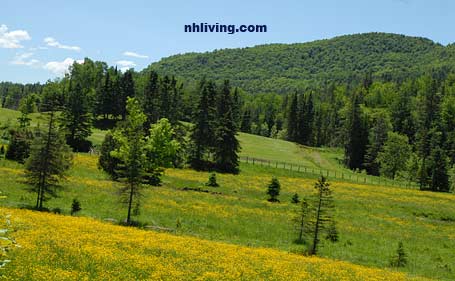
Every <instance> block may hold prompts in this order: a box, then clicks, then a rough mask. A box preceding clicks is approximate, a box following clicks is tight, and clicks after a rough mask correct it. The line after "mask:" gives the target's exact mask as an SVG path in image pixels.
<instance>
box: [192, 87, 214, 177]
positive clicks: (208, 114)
mask: <svg viewBox="0 0 455 281" xmlns="http://www.w3.org/2000/svg"><path fill="white" fill-rule="evenodd" d="M200 90H201V95H200V100H199V104H198V107H197V109H196V114H195V117H194V122H195V124H194V127H193V130H192V133H191V141H192V144H193V146H192V149H191V155H190V164H191V166H192V167H193V168H195V169H202V168H204V165H205V164H204V155H205V153H206V151H207V149H208V147H210V146H211V144H212V142H213V139H211V138H212V137H213V136H214V130H213V127H212V125H213V121H212V120H213V118H214V117H213V113H212V112H213V110H211V108H213V106H214V104H213V103H212V104H210V102H211V99H210V98H209V89H208V87H207V84H206V82H205V81H204V80H203V81H201V83H200Z"/></svg>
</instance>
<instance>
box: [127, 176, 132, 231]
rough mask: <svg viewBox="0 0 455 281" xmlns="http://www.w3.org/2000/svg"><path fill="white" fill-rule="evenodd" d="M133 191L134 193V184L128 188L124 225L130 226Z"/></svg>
mask: <svg viewBox="0 0 455 281" xmlns="http://www.w3.org/2000/svg"><path fill="white" fill-rule="evenodd" d="M133 191H134V184H131V186H130V199H129V201H128V216H127V217H126V223H127V224H130V222H131V207H132V206H133Z"/></svg>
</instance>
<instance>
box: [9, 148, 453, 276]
mask: <svg viewBox="0 0 455 281" xmlns="http://www.w3.org/2000/svg"><path fill="white" fill-rule="evenodd" d="M241 170H242V172H241V173H240V175H220V174H219V175H218V176H217V178H218V183H219V184H220V187H217V188H210V187H206V186H204V184H205V183H206V182H207V179H208V174H207V173H204V172H196V171H193V170H189V169H168V170H166V173H165V176H164V177H163V185H162V186H159V187H147V188H146V189H145V190H144V196H143V198H142V203H141V213H140V214H139V215H138V216H136V217H135V220H138V221H139V222H141V223H142V224H145V225H152V226H157V227H162V228H169V229H172V230H173V234H172V235H169V234H156V233H153V232H146V231H140V230H134V229H131V228H123V227H117V226H113V225H105V224H102V223H98V222H97V221H103V220H106V219H108V220H110V221H116V222H120V221H122V220H124V219H125V216H126V209H125V206H124V205H122V204H119V198H118V195H117V193H118V189H119V187H120V185H119V183H115V182H112V181H111V180H110V179H109V178H108V177H107V176H106V175H105V174H104V173H102V172H101V171H99V170H98V168H97V157H96V156H91V155H87V154H77V155H75V158H74V166H73V169H72V170H71V171H70V172H69V174H68V176H67V181H65V182H64V183H63V188H62V190H61V191H59V197H58V198H54V199H51V200H49V201H48V202H46V204H45V205H46V207H48V208H49V209H50V210H53V209H56V208H58V209H59V211H61V212H62V214H66V215H69V213H70V207H71V202H72V200H73V199H78V200H79V201H80V203H81V207H82V211H81V212H79V213H78V216H80V217H89V218H91V219H88V218H79V219H78V218H72V217H69V216H55V215H50V214H35V213H32V212H28V211H21V210H15V209H12V208H18V207H25V208H27V207H29V206H30V205H32V204H33V203H34V200H35V195H34V194H32V193H29V192H27V185H25V184H24V183H23V166H22V165H20V164H17V163H14V162H10V161H5V160H2V161H0V179H1V181H0V192H2V193H1V194H2V195H5V196H6V199H4V200H2V201H0V204H1V206H3V207H6V208H8V209H4V212H9V213H11V214H12V215H13V217H15V218H14V220H15V222H16V224H15V226H16V227H17V228H18V231H17V233H14V235H15V236H16V238H17V240H18V242H20V239H23V240H24V241H25V242H20V244H23V245H22V246H23V247H22V248H21V249H19V250H18V251H17V257H14V258H13V260H14V262H15V263H16V265H17V267H16V266H15V265H14V264H15V263H14V262H13V263H11V264H8V266H9V268H8V270H7V271H8V272H10V274H12V272H15V273H14V274H20V273H21V272H24V273H23V274H31V273H30V271H31V270H32V269H33V270H37V269H39V270H41V271H42V272H53V273H52V274H57V275H58V274H60V273H56V272H57V271H61V274H62V276H64V274H69V272H73V273H72V274H78V272H88V273H80V274H82V275H81V276H85V274H89V276H90V274H94V275H92V276H95V275H97V276H102V274H103V272H108V273H112V274H111V275H110V276H111V277H110V278H115V274H114V273H113V272H114V271H115V270H118V268H123V266H120V265H122V264H125V272H128V273H125V272H123V271H122V272H123V273H122V274H137V275H134V276H133V277H131V278H129V277H128V276H129V275H123V276H121V277H118V279H135V278H137V279H141V278H152V279H154V277H150V276H151V275H145V274H152V273H153V272H155V273H154V274H159V273H160V272H161V273H162V272H165V273H166V276H168V278H167V279H173V277H169V276H172V275H171V273H172V270H171V269H172V268H173V269H174V270H175V272H176V274H180V273H181V272H183V273H181V274H183V277H185V278H186V277H188V279H193V278H196V276H197V277H201V276H203V274H206V275H207V276H206V277H207V279H210V278H209V277H210V276H212V275H213V278H212V280H218V279H222V278H220V277H217V276H216V274H221V275H222V276H223V277H226V278H227V277H230V279H233V278H235V275H229V274H234V273H233V272H236V274H241V273H242V272H243V274H244V275H245V276H246V275H247V274H248V273H251V272H257V276H258V277H257V278H258V279H261V278H262V279H267V278H268V274H273V275H274V276H276V279H279V278H280V276H281V277H283V276H287V275H286V272H292V274H293V275H292V276H297V275H296V274H297V273H295V272H297V269H298V272H300V273H299V274H309V276H310V277H311V278H313V279H315V280H317V278H318V276H319V274H322V275H321V277H320V278H321V280H342V276H347V277H346V278H345V280H352V279H354V280H355V279H356V278H357V280H375V279H374V278H372V277H368V278H366V277H364V275H361V274H368V272H370V270H372V271H374V272H375V273H374V274H373V273H371V276H373V275H375V274H376V275H377V276H379V277H378V278H379V279H378V280H393V278H395V277H396V276H398V277H396V278H404V277H403V276H404V275H402V274H401V273H400V274H397V275H395V274H392V275H389V274H390V271H389V270H390V259H391V257H392V256H393V255H394V254H395V253H396V249H397V245H398V243H399V242H403V244H404V249H405V252H406V254H407V257H408V264H407V265H406V266H405V267H403V268H400V269H399V271H401V272H403V273H406V274H409V275H410V276H424V277H427V278H434V279H436V280H455V278H454V276H455V252H454V250H453V249H455V208H454V206H455V195H454V194H441V193H432V192H422V191H418V190H408V189H400V188H392V187H385V186H376V185H362V184H353V183H348V182H337V181H330V183H331V186H332V187H333V191H334V200H335V206H336V211H335V214H334V217H335V220H336V223H337V229H338V232H339V234H340V239H339V241H338V242H337V243H330V242H328V241H326V240H323V241H322V244H321V248H320V251H319V252H320V256H321V257H324V258H327V259H313V258H311V259H309V258H305V257H302V256H298V255H291V254H287V253H289V252H292V253H298V252H301V251H302V247H303V246H302V245H296V244H294V243H293V240H294V239H295V238H296V230H295V227H294V225H293V218H294V217H295V213H296V211H297V209H298V206H297V205H295V204H292V203H291V197H292V196H293V194H294V193H298V194H299V196H300V197H301V198H303V197H307V196H310V195H311V194H313V193H314V188H313V184H314V181H315V179H314V178H308V177H307V176H306V175H303V176H302V175H295V174H291V173H289V172H287V171H279V170H275V169H265V168H258V167H257V166H250V165H244V164H242V166H241ZM272 176H277V177H278V178H279V180H280V182H281V186H282V189H281V194H280V196H279V199H280V201H281V202H280V203H276V204H273V203H269V202H267V200H266V198H267V195H266V186H267V184H268V183H269V182H270V179H271V177H272ZM185 187H190V188H202V189H209V191H213V192H212V193H203V192H195V191H188V190H185ZM94 219H95V220H94ZM21 227H22V228H21ZM133 234H134V235H133ZM52 235H55V236H56V237H55V242H51V241H53V240H52V239H54V238H53V236H52ZM173 235H174V236H173ZM34 237H36V238H34ZM63 237H64V238H63ZM189 237H193V238H189ZM130 238H131V240H130ZM133 238H134V239H133ZM160 239H164V240H160ZM167 239H168V240H169V239H170V240H172V243H169V242H166V241H168V240H167ZM200 239H202V240H200ZM170 240H169V241H170ZM27 241H32V242H27ZM40 241H41V242H40ZM156 241H165V242H162V243H160V244H159V245H158V244H154V243H155V242H156ZM208 241H216V242H222V243H227V244H231V246H228V245H227V244H219V243H215V242H208ZM27 243H28V244H27ZM150 243H152V244H150ZM156 243H158V242H156ZM171 244H172V245H171ZM174 244H175V245H174ZM199 244H200V247H198V246H199ZM234 245H235V246H234ZM245 246H247V247H245ZM27 247H28V248H27ZM176 247H180V248H176ZM204 247H205V248H204ZM131 248H132V249H133V250H131V251H130V250H129V249H131ZM183 248H187V249H186V250H185V251H184V250H183ZM265 248H267V249H265ZM25 249H29V250H25ZM212 249H213V250H212ZM272 249H273V250H272ZM193 250H194V251H197V252H196V253H194V252H191V251H193ZM46 251H48V252H46ZM210 251H212V252H210ZM228 251H232V252H234V253H232V255H233V256H232V260H231V257H230V255H228ZM41 252H43V253H41ZM97 252H98V254H97ZM130 252H131V253H130ZM237 252H239V253H237ZM247 253H251V255H250V256H249V255H247ZM260 253H262V254H260ZM265 253H266V254H265ZM237 254H242V255H241V256H236V255H237ZM42 255H49V256H42ZM110 255H113V256H115V257H116V258H115V259H114V258H112V256H110ZM109 257H111V258H109ZM41 259H43V260H44V261H41ZM149 259H153V260H156V261H157V262H156V265H153V266H155V267H156V268H161V267H162V270H156V271H153V270H152V269H151V268H150V266H152V265H150V264H153V263H152V262H150V260H149ZM45 260H49V263H46V262H45ZM333 260H339V261H345V262H347V263H342V262H334V261H333ZM158 261H159V262H158ZM280 261H281V262H280ZM297 261H298V262H297ZM19 263H20V264H19ZM221 263H222V264H221ZM353 264H357V265H362V266H365V267H356V266H354V265H353ZM32 265H36V266H34V267H32ZM128 266H131V267H132V268H135V269H134V270H131V271H130V270H126V268H127V267H128ZM142 266H144V268H146V269H145V270H141V267H142ZM275 266H276V267H278V268H281V269H280V270H278V269H277V268H275ZM237 267H238V268H239V269H237ZM163 268H164V269H163ZM342 268H344V269H345V271H346V272H344V273H338V272H341V271H343V270H342ZM353 268H358V269H359V271H357V270H354V269H353ZM371 268H382V269H384V271H380V270H379V271H377V272H376V271H375V270H374V269H371ZM101 269H103V270H101ZM114 269H115V270H114ZM360 269H361V270H360ZM238 270H240V271H238ZM322 270H324V271H325V272H330V271H331V270H332V271H336V272H337V274H338V275H333V276H335V277H333V278H332V279H330V278H329V274H325V275H324V273H318V272H319V271H322ZM27 272H28V273H27ZM150 272H152V273H150ZM178 272H180V273H178ZM190 272H195V273H194V274H196V275H191V273H190ZM305 272H306V273H305ZM361 272H367V273H361ZM43 274H44V273H43ZM49 274H50V273H49ZM343 274H346V275H343ZM384 274H386V275H387V276H389V277H382V276H385V275H384ZM289 275H290V274H289ZM11 276H12V275H11ZM248 276H249V277H250V278H246V277H243V278H244V279H251V278H252V277H251V276H252V275H248ZM356 276H358V277H356ZM369 276H370V275H369ZM391 276H393V278H392V277H391ZM17 278H18V280H20V277H17ZM27 278H29V277H25V279H24V280H27ZM30 278H31V279H29V280H33V279H34V278H35V277H33V278H32V277H30ZM288 278H290V277H287V278H284V277H283V279H288ZM381 278H382V279H381ZM155 279H159V278H158V277H156V278H155ZM237 279H242V278H241V277H238V278H237ZM301 279H303V280H305V279H306V278H301ZM35 280H39V278H38V279H35ZM49 280H52V278H49ZM79 280H83V278H82V277H80V278H79ZM309 280H311V279H309Z"/></svg>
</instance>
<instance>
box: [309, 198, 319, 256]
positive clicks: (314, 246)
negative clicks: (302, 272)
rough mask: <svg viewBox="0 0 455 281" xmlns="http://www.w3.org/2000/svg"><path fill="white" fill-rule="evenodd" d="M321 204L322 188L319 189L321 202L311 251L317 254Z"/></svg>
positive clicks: (312, 253)
mask: <svg viewBox="0 0 455 281" xmlns="http://www.w3.org/2000/svg"><path fill="white" fill-rule="evenodd" d="M321 204H322V190H321V189H319V204H318V209H317V212H316V224H315V226H314V237H313V247H312V249H311V251H310V254H311V255H316V253H317V246H318V242H319V240H318V236H319V224H320V216H321Z"/></svg>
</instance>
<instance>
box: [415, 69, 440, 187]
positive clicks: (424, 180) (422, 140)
mask: <svg viewBox="0 0 455 281" xmlns="http://www.w3.org/2000/svg"><path fill="white" fill-rule="evenodd" d="M418 82H419V91H418V96H417V103H418V107H417V110H418V112H417V113H418V118H417V124H418V130H417V133H416V138H417V139H418V142H417V144H416V148H417V153H418V155H419V157H420V159H421V166H420V169H419V184H420V188H421V189H427V188H428V185H429V183H430V182H431V173H432V171H431V170H432V169H431V167H430V164H431V163H429V162H430V159H429V158H430V155H431V151H432V147H434V146H435V145H434V144H432V138H434V136H435V135H438V134H439V132H438V131H439V130H440V129H439V128H438V127H437V126H438V125H439V124H438V120H439V116H440V115H439V114H440V101H441V94H440V93H439V92H438V85H437V81H436V80H435V79H433V78H432V77H430V76H424V77H422V78H420V79H419V81H418ZM438 140H439V139H438ZM436 146H440V143H439V141H438V144H437V145H436Z"/></svg>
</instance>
